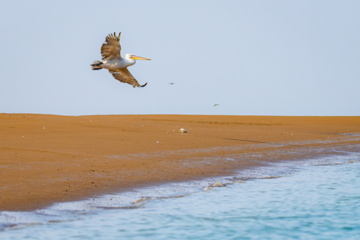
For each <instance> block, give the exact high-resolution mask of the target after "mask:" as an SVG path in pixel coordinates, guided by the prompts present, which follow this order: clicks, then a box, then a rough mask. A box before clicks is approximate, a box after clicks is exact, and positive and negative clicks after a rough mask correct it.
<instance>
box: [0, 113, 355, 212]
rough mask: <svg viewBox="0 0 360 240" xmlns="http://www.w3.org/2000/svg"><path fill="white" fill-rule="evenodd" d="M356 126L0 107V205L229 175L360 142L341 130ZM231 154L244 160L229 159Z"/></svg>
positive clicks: (350, 121) (349, 121)
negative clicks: (0, 109)
mask: <svg viewBox="0 0 360 240" xmlns="http://www.w3.org/2000/svg"><path fill="white" fill-rule="evenodd" d="M180 128H185V129H186V130H188V133H180V132H179V130H180ZM354 132H360V117H267V116H187V115H110V116H80V117H74V116H55V115H35V114H0V211H1V210H33V209H37V208H42V207H45V206H48V205H51V204H52V203H54V202H61V201H71V200H80V199H84V198H87V197H91V196H96V195H99V194H104V193H112V192H121V191H124V190H129V189H132V188H134V187H142V186H151V185H156V184H159V183H165V182H176V181H184V180H191V179H201V178H204V177H210V176H219V175H231V174H233V173H234V172H236V171H237V170H239V169H243V168H246V167H250V166H257V165H259V164H261V163H260V161H278V160H282V159H297V158H303V157H309V156H311V155H312V153H311V151H310V152H309V151H304V152H306V154H305V153H298V154H294V152H293V150H299V149H301V148H303V149H308V148H309V147H316V146H320V145H321V147H327V148H329V151H331V148H332V147H334V146H335V145H339V144H340V143H341V144H343V145H346V143H347V141H350V140H352V141H351V143H352V144H353V143H359V141H358V140H356V141H353V139H351V137H349V136H344V135H339V134H341V133H354ZM308 140H316V141H317V142H315V143H314V142H313V143H309V142H308ZM328 140H334V141H330V142H329V141H328ZM276 143H283V145H279V144H276ZM275 150H282V151H281V152H282V154H277V153H276V151H275ZM287 150H289V151H287ZM287 152H288V154H286V153H287ZM284 153H285V154H284ZM229 154H235V155H239V154H243V160H242V161H235V162H231V161H223V160H222V157H224V156H228V155H229ZM259 154H262V155H261V157H260V155H259ZM314 154H315V153H314Z"/></svg>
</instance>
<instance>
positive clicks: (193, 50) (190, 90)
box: [0, 0, 360, 116]
mask: <svg viewBox="0 0 360 240" xmlns="http://www.w3.org/2000/svg"><path fill="white" fill-rule="evenodd" d="M0 4H1V8H0V29H1V38H0V53H1V58H0V70H1V76H0V112H6V113H49V114H61V115H89V114H230V115H316V116H324V115H356V116H359V115H360V67H359V57H360V14H359V13H360V1H328V0H326V1H325V0H323V1H319V0H309V1H306V0H303V1H288V0H283V1H275V0H272V1H266V0H264V1H240V0H239V1H235V0H233V1H205V0H204V1H185V0H183V1H165V0H164V1H149V0H142V1H111V0H110V1H109V0H108V1H88V0H86V1H85V0H84V1H68V0H66V1H65V0H62V1H45V0H44V1H34V0H33V1H25V0H23V1H17V0H14V1H3V0H0ZM119 31H121V32H122V35H121V45H122V54H125V53H132V54H136V55H139V56H143V57H148V58H151V59H152V61H137V63H136V64H135V65H134V66H132V67H129V70H130V71H131V73H132V74H133V75H134V76H135V78H137V80H138V81H139V83H140V84H143V83H145V82H148V85H147V86H146V87H145V88H135V89H134V88H132V86H130V85H126V84H123V83H120V82H118V81H117V80H115V79H114V78H113V77H112V76H111V74H110V73H109V72H108V71H107V70H101V71H92V70H90V69H91V68H90V63H92V62H93V61H94V60H98V59H100V58H101V56H100V47H101V44H102V43H103V41H104V40H105V37H106V35H107V34H109V33H112V32H119ZM169 82H174V83H175V84H174V85H170V84H169ZM214 104H220V105H219V106H217V107H213V105H214Z"/></svg>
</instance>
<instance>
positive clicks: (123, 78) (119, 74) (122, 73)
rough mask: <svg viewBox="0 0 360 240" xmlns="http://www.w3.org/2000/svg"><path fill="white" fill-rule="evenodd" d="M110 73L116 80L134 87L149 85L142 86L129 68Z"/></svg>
mask: <svg viewBox="0 0 360 240" xmlns="http://www.w3.org/2000/svg"><path fill="white" fill-rule="evenodd" d="M109 72H110V73H111V74H112V75H113V76H114V78H115V79H117V80H119V81H120V82H123V83H128V84H130V85H132V86H133V87H145V86H146V84H147V83H145V84H144V85H140V84H139V83H138V81H136V79H135V78H134V77H133V75H132V74H131V73H130V72H129V70H128V69H127V68H123V69H120V70H117V71H113V70H109Z"/></svg>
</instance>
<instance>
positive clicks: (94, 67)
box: [90, 61, 102, 70]
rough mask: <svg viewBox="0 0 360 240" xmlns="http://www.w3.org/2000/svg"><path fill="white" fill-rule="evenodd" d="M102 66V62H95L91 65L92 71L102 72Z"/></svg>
mask: <svg viewBox="0 0 360 240" xmlns="http://www.w3.org/2000/svg"><path fill="white" fill-rule="evenodd" d="M101 64H102V61H95V62H93V64H90V65H91V69H92V70H100V69H102V67H101Z"/></svg>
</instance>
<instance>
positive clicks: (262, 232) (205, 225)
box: [0, 153, 360, 239]
mask: <svg viewBox="0 0 360 240" xmlns="http://www.w3.org/2000/svg"><path fill="white" fill-rule="evenodd" d="M359 160H360V154H358V153H352V154H346V155H342V156H328V157H325V158H319V159H310V160H306V161H297V162H283V163H278V164H272V165H269V166H266V167H263V168H257V169H250V170H247V171H243V172H240V173H239V175H237V176H235V177H224V178H222V179H208V180H206V181H203V182H190V183H182V184H177V185H176V184H173V185H171V184H170V185H166V186H159V187H157V188H148V189H145V190H139V191H134V192H129V193H123V194H119V195H108V196H103V197H102V198H98V199H89V200H88V201H83V202H77V203H68V204H58V205H55V206H53V207H52V208H49V209H46V210H42V211H37V212H36V213H34V212H32V213H13V212H3V213H1V214H0V222H2V223H3V226H2V231H0V239H360V187H359V186H360V163H359ZM248 176H251V178H249V177H248ZM237 180H243V181H242V182H240V181H238V182H234V181H237ZM214 181H222V182H223V183H224V182H227V185H226V186H225V187H214V188H212V189H206V191H204V190H203V187H204V186H207V185H208V184H209V183H211V182H213V183H214ZM174 189H177V190H178V191H174ZM180 193H183V194H185V195H184V196H179V194H180ZM164 196H173V197H170V198H168V197H164ZM176 196H177V197H176ZM124 199H125V200H124ZM134 199H138V201H136V203H134V204H128V203H126V201H127V202H129V201H133V200H134ZM139 199H142V200H139ZM121 201H123V202H121ZM109 202H112V203H109ZM6 221H7V223H6ZM4 222H5V223H6V224H4ZM15 223H16V224H15ZM12 224H14V225H12Z"/></svg>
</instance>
